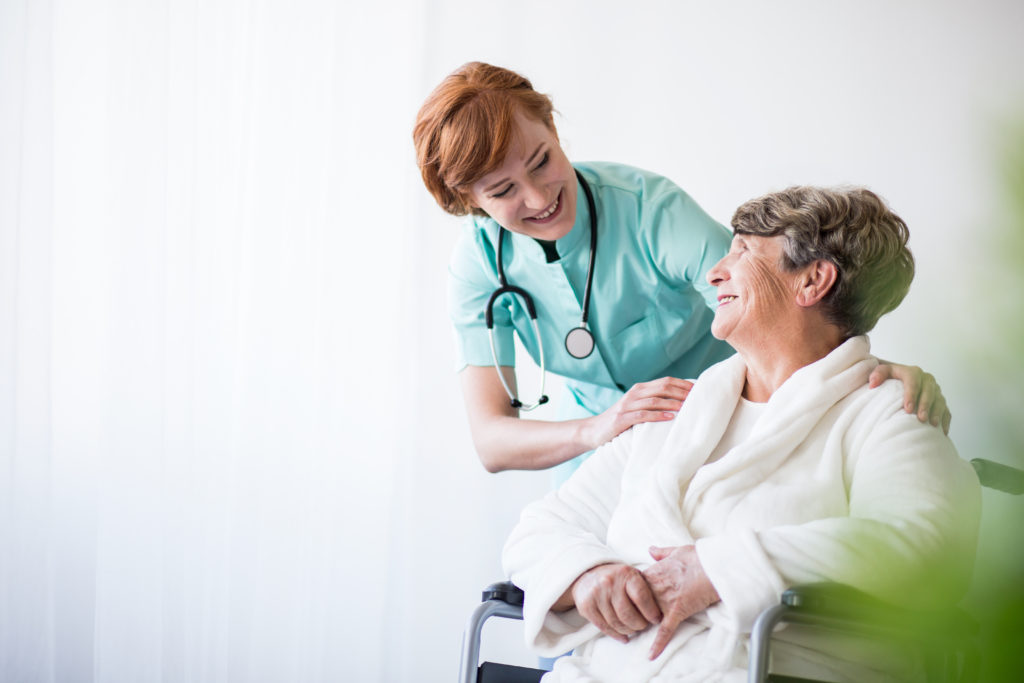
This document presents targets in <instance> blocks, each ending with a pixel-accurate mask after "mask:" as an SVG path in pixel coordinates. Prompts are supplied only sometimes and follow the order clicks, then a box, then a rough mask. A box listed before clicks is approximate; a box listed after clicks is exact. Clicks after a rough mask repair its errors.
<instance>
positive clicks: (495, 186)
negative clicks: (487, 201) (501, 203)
mask: <svg viewBox="0 0 1024 683" xmlns="http://www.w3.org/2000/svg"><path fill="white" fill-rule="evenodd" d="M542 149H544V143H543V142H542V143H540V144H539V145H537V149H535V150H533V154H531V155H530V158H529V159H527V160H526V164H525V165H526V166H529V165H531V164H532V163H533V160H534V159H535V158H536V157H537V155H538V154H540V151H541V150H542ZM507 182H508V178H502V179H501V180H499V181H498V182H496V183H492V184H490V185H488V186H487V187H485V188H484V192H490V191H491V190H496V189H498V188H499V187H501V186H502V185H504V184H505V183H507Z"/></svg>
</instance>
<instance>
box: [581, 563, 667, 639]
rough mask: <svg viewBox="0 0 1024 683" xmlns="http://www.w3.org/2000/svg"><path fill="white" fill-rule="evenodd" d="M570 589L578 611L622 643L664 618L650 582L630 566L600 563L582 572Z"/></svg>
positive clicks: (603, 631)
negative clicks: (648, 583) (652, 592)
mask: <svg viewBox="0 0 1024 683" xmlns="http://www.w3.org/2000/svg"><path fill="white" fill-rule="evenodd" d="M570 590H571V592H572V597H573V601H574V602H575V603H576V609H577V610H578V611H579V613H580V614H582V615H583V616H584V617H586V618H587V620H588V621H590V622H591V623H592V624H594V625H595V626H597V627H598V628H599V629H601V632H602V633H604V634H606V635H608V636H611V637H612V638H614V639H615V640H617V641H619V642H620V643H627V642H629V637H630V636H631V635H633V634H634V633H636V632H638V631H643V630H644V629H646V628H647V627H648V626H650V625H651V624H656V623H658V622H659V621H661V611H660V610H659V609H658V603H657V601H656V600H655V599H654V595H652V594H651V589H650V588H649V587H648V586H647V581H645V580H644V577H643V574H641V573H640V571H639V570H638V569H635V568H633V567H630V566H629V565H626V564H602V565H598V566H597V567H594V568H593V569H589V570H587V571H585V572H583V573H582V574H580V576H579V578H577V579H576V581H575V582H574V583H573V585H572V587H571V588H570Z"/></svg>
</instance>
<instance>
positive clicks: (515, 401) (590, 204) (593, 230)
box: [484, 171, 597, 411]
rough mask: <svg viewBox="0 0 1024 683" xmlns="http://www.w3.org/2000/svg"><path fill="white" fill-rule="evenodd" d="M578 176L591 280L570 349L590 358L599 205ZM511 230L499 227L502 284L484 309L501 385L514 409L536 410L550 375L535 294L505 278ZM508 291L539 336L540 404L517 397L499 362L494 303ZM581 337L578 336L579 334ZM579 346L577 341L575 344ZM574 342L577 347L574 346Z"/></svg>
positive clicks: (499, 260) (582, 356)
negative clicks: (506, 246) (586, 224)
mask: <svg viewBox="0 0 1024 683" xmlns="http://www.w3.org/2000/svg"><path fill="white" fill-rule="evenodd" d="M576 178H577V179H578V180H579V184H580V186H581V187H582V188H583V193H584V194H585V195H586V197H587V208H589V209H590V259H589V261H588V263H587V283H586V286H585V287H584V290H583V313H582V319H581V320H580V324H579V326H578V327H574V328H573V329H571V330H570V331H569V333H568V334H567V335H566V344H565V346H566V351H567V352H568V353H569V355H571V356H572V357H574V358H577V359H579V360H582V359H584V358H586V357H588V356H589V355H590V354H591V353H592V352H593V350H594V346H595V343H594V336H593V334H592V333H591V332H590V329H589V325H588V324H587V323H588V319H589V317H590V292H591V289H592V285H593V282H594V263H595V259H596V254H597V208H596V206H595V204H594V195H593V194H592V193H591V191H590V186H589V185H588V184H587V181H586V180H584V178H583V174H581V173H580V172H579V171H576ZM506 232H507V231H506V230H505V228H504V227H500V226H499V228H498V253H497V270H498V282H499V283H500V285H499V287H498V288H497V289H495V290H494V292H492V293H491V296H490V298H488V300H487V306H486V308H485V309H484V322H485V323H486V325H487V337H488V341H489V342H490V345H491V358H492V360H493V361H494V369H495V371H496V372H497V373H498V379H499V380H501V385H502V386H503V387H504V388H505V393H506V394H508V397H509V402H510V405H511V406H512V407H513V408H517V409H519V410H525V411H529V410H533V409H534V408H536V407H538V406H541V405H544V404H545V403H547V402H548V397H547V395H546V394H545V393H544V382H545V378H546V375H547V372H546V368H545V362H544V342H543V339H542V338H541V334H540V326H539V325H538V324H537V307H536V306H535V305H534V303H533V297H532V296H530V293H529V292H527V291H526V290H525V289H523V288H522V287H517V286H515V285H510V284H509V283H508V280H507V278H506V277H505V264H504V258H503V249H502V246H503V245H504V242H505V233H506ZM504 294H512V295H516V296H519V297H520V298H521V299H522V300H523V302H524V303H525V304H526V312H527V314H528V316H529V318H530V323H531V324H532V326H533V334H534V337H535V338H536V339H537V351H538V356H539V357H540V398H538V399H537V401H536V403H531V404H524V403H523V402H522V401H520V400H519V398H518V397H516V395H515V393H513V391H512V389H511V388H510V387H509V385H508V382H506V381H505V376H504V375H503V374H502V372H501V366H500V365H498V353H497V350H496V348H495V345H494V304H495V302H496V301H497V300H498V297H500V296H502V295H504ZM575 333H582V334H583V335H584V337H585V344H587V345H588V347H587V349H586V351H585V352H581V355H577V353H576V352H575V351H574V349H573V348H572V347H571V346H570V343H569V340H570V338H572V337H574V334H575ZM577 337H578V335H577ZM574 345H575V344H574ZM574 345H573V346H574Z"/></svg>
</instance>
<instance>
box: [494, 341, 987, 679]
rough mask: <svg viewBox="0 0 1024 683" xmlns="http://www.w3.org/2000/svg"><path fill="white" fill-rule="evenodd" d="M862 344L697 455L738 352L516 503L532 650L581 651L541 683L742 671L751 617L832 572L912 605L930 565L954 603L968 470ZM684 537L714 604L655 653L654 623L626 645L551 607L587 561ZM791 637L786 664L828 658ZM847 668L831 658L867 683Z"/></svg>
mask: <svg viewBox="0 0 1024 683" xmlns="http://www.w3.org/2000/svg"><path fill="white" fill-rule="evenodd" d="M869 351H870V348H869V344H868V340H867V337H855V338H853V339H850V340H848V341H846V342H845V343H843V344H842V345H841V346H840V347H839V348H837V349H835V350H834V351H833V352H832V353H830V354H829V355H828V356H826V357H825V358H823V359H822V360H820V361H818V362H816V363H813V364H811V365H808V366H806V367H804V368H801V369H800V370H799V371H797V372H796V373H794V374H793V376H792V377H790V378H789V379H788V380H787V381H786V382H785V383H784V384H783V385H782V386H781V387H779V389H778V390H777V391H776V392H775V393H774V395H773V396H772V397H771V400H770V401H769V402H768V404H767V405H766V406H765V407H764V409H763V410H764V412H763V413H762V414H761V416H760V418H759V419H758V422H757V424H756V425H755V427H754V429H753V432H752V433H751V434H750V435H749V436H748V438H746V440H744V441H743V442H741V443H740V444H739V445H736V446H735V447H733V448H732V449H731V450H729V451H728V452H727V453H725V455H723V456H722V457H720V458H718V459H717V460H715V461H714V462H710V463H707V460H708V456H709V455H710V454H711V453H712V451H713V450H714V449H715V447H716V445H717V444H718V443H719V441H720V440H721V438H722V435H723V433H725V431H726V428H727V427H728V426H729V423H730V420H731V419H732V415H733V412H734V411H735V409H736V405H737V403H738V401H739V399H740V393H741V391H742V389H743V384H744V379H745V375H746V368H745V365H744V362H743V359H742V358H741V357H740V356H739V355H736V356H733V357H732V358H729V359H727V360H725V361H723V362H721V363H718V364H717V365H714V366H712V367H711V368H709V369H708V370H707V371H705V372H704V373H703V374H702V375H701V376H700V378H699V379H698V381H697V382H696V384H695V386H694V388H693V390H692V391H691V392H690V395H689V397H688V398H687V400H686V402H685V404H684V405H683V408H682V410H681V411H680V412H679V414H678V415H677V417H676V418H675V419H674V420H673V421H671V422H661V423H647V424H643V425H639V426H637V427H635V428H633V429H631V430H629V431H628V432H625V433H624V434H622V435H621V436H619V437H618V438H616V439H615V440H614V441H612V442H611V443H609V444H607V445H605V446H603V447H601V448H600V449H598V451H597V452H596V453H595V454H594V455H593V456H591V457H590V458H589V459H588V460H587V461H586V462H585V463H584V465H583V466H582V467H581V468H580V470H579V471H578V472H577V473H576V474H575V475H574V476H573V477H572V478H571V479H570V480H569V481H568V482H566V484H565V485H564V486H562V487H561V488H560V489H559V490H558V491H555V492H553V493H551V494H549V495H548V496H547V497H546V498H544V499H543V500H541V501H538V502H536V503H534V504H532V505H530V506H529V507H527V508H526V509H525V510H524V511H523V514H522V518H521V520H520V522H519V524H518V525H517V526H516V528H515V529H514V530H513V532H512V535H511V536H510V538H509V539H508V542H507V543H506V545H505V550H504V554H503V562H504V566H505V571H506V574H507V575H508V576H509V577H510V578H511V580H512V581H513V582H515V583H516V584H517V585H518V586H520V587H522V588H523V589H524V590H525V591H526V603H525V606H524V624H525V630H526V640H527V644H528V645H529V646H531V647H532V648H534V649H535V650H536V651H537V652H539V653H540V654H543V655H546V656H556V655H559V654H561V653H564V652H566V651H568V650H571V649H574V648H575V651H576V652H575V655H574V656H572V657H566V658H562V659H560V660H558V662H557V664H556V666H555V669H554V671H552V672H551V673H550V674H548V675H547V676H546V677H545V679H544V681H545V683H549V682H550V681H614V682H615V683H628V682H630V681H693V682H697V681H700V682H701V683H710V682H713V681H734V680H735V681H742V680H744V677H745V670H746V662H747V643H748V639H749V633H750V629H751V627H752V625H753V622H754V619H755V618H756V617H757V615H758V614H759V613H760V612H761V611H762V610H763V609H765V608H767V607H769V606H771V605H774V604H778V602H779V599H780V596H781V594H782V592H783V591H784V590H785V589H786V588H788V587H789V586H792V585H795V584H800V583H808V582H814V581H838V582H842V583H846V584H850V585H853V586H855V587H858V588H860V589H861V590H864V591H867V592H869V593H872V594H875V595H877V596H879V597H882V598H884V599H888V600H892V601H895V602H902V603H913V602H914V601H915V600H917V599H923V598H927V597H929V596H922V595H916V593H920V592H923V591H924V589H922V590H915V589H916V588H917V587H918V586H922V585H923V582H920V581H915V579H916V578H919V577H920V576H921V573H920V572H922V571H928V570H929V569H934V568H941V570H942V572H941V574H942V575H943V576H944V577H946V578H947V579H948V581H947V582H946V584H945V586H946V587H948V589H949V597H950V599H952V600H955V599H957V598H959V595H958V594H957V593H962V591H963V590H965V589H966V584H967V581H968V578H969V574H970V570H971V566H972V564H973V557H974V551H975V544H976V535H977V528H978V522H979V516H980V502H981V493H980V486H979V484H978V480H977V478H976V477H975V475H974V472H973V470H972V469H971V467H970V466H969V465H968V464H967V463H966V462H965V461H963V460H961V459H960V458H959V457H958V455H957V453H956V451H955V449H954V448H953V445H952V443H951V442H950V441H949V439H948V438H946V437H945V436H944V435H943V433H942V431H941V430H940V429H938V428H935V427H932V426H930V425H925V424H921V423H920V422H919V421H918V420H917V418H916V417H915V416H913V415H908V414H906V413H905V412H904V411H903V408H902V403H903V387H902V384H900V383H899V382H896V381H889V382H886V383H885V384H883V385H882V386H881V387H878V388H876V389H868V387H867V381H868V375H869V374H870V373H871V371H872V369H874V367H875V366H876V365H877V360H876V359H874V358H873V357H872V356H871V355H870V354H869ZM706 463H707V464H706ZM695 529H696V530H700V531H699V533H698V532H695V531H694V530H695ZM694 543H695V544H696V548H697V554H698V557H699V558H700V562H701V564H702V566H703V567H704V571H705V572H706V573H707V576H708V578H709V579H710V580H711V583H712V584H713V585H714V587H715V589H716V590H717V591H718V594H719V596H720V597H721V602H719V603H717V604H715V605H713V606H711V607H710V608H708V609H707V610H705V611H704V612H701V613H699V614H697V615H695V616H694V617H692V618H690V619H689V620H687V621H685V622H683V623H682V624H681V625H680V626H679V629H678V630H677V632H676V634H675V636H674V637H673V639H672V641H671V642H670V643H669V645H668V647H667V648H666V650H665V652H664V653H663V654H662V655H661V657H659V658H658V659H657V660H655V661H654V662H650V661H648V659H647V655H648V651H649V650H650V647H651V644H652V642H653V639H654V636H655V633H656V632H657V628H656V627H651V628H648V629H646V630H645V631H643V632H642V633H640V634H637V635H636V636H634V637H633V639H632V640H631V641H630V642H629V643H628V644H622V643H619V642H617V641H615V640H613V639H612V638H609V637H606V636H604V635H603V634H601V633H600V631H598V629H597V628H596V627H595V626H593V625H592V624H590V623H589V622H588V621H587V620H586V619H584V618H583V617H582V616H580V614H579V613H578V612H577V611H576V610H575V609H573V610H570V611H568V612H563V613H555V612H552V611H551V609H550V608H551V606H552V605H553V604H554V603H555V601H556V600H557V599H558V598H559V596H561V595H562V593H563V592H564V591H565V590H566V589H567V588H568V587H569V586H570V584H572V582H573V581H574V580H575V579H576V578H577V577H578V576H579V575H580V574H582V573H583V572H584V571H586V570H587V569H590V568H591V567H594V566H596V565H599V564H603V563H606V562H622V563H626V564H630V565H632V566H634V567H637V568H639V569H643V568H645V567H647V566H649V565H650V564H652V563H653V560H652V558H651V557H650V555H649V553H648V548H649V547H650V546H652V545H656V546H681V545H690V544H694ZM933 573H934V572H933ZM927 590H928V591H934V590H935V588H934V586H930V587H929V588H928V589H927ZM787 633H788V636H789V638H788V640H789V641H793V640H795V641H796V643H795V644H793V643H792V642H790V643H789V644H790V646H791V647H790V649H789V650H786V649H785V648H786V644H785V643H784V644H783V645H782V648H783V649H782V651H781V654H780V655H778V656H777V657H776V661H780V659H781V660H783V661H788V664H787V667H788V668H789V669H790V671H788V673H792V674H797V675H799V674H800V673H803V674H804V675H810V674H816V675H820V674H821V673H822V671H827V670H830V669H835V668H836V665H835V664H834V663H832V664H830V663H829V662H834V658H833V657H831V656H829V657H826V656H824V655H821V654H820V653H818V652H817V648H818V645H816V644H815V643H813V642H811V641H808V640H801V638H802V636H801V634H800V632H799V629H798V628H795V627H790V629H788V630H787ZM816 655H817V656H816ZM787 658H788V659H787ZM853 666H854V668H855V666H856V665H853ZM844 667H845V668H844ZM854 668H851V666H850V665H847V664H840V665H838V669H839V673H840V674H841V675H842V674H843V672H844V671H845V674H846V675H847V677H848V678H850V679H851V680H868V679H867V678H866V677H865V676H867V673H866V672H865V671H864V670H856V671H855V670H854Z"/></svg>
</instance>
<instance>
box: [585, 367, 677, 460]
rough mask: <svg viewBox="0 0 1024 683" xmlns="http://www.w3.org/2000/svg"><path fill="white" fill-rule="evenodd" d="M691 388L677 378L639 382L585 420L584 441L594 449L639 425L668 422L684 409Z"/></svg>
mask: <svg viewBox="0 0 1024 683" xmlns="http://www.w3.org/2000/svg"><path fill="white" fill-rule="evenodd" d="M692 387H693V382H690V381H689V380H685V379H679V378H677V377H662V378H660V379H656V380H652V381H650V382H638V383H637V384H634V385H633V386H632V387H630V388H629V391H627V392H626V393H625V394H624V395H623V396H622V398H620V399H619V400H618V401H616V402H615V403H614V404H613V405H612V407H611V408H609V409H608V410H606V411H604V412H603V413H601V414H600V415H596V416H594V417H592V418H589V419H588V420H587V426H586V429H585V432H584V441H585V442H586V443H587V444H588V445H589V446H590V447H591V448H597V447H598V446H601V445H602V444H605V443H608V442H609V441H611V440H612V439H614V438H615V437H617V436H618V435H619V434H621V433H622V432H624V431H626V430H627V429H629V428H630V427H632V426H634V425H638V424H640V423H641V422H664V421H666V420H671V419H672V418H674V417H675V416H676V413H678V412H679V409H680V408H682V407H683V401H685V400H686V397H687V396H688V395H689V393H690V389H691V388H692Z"/></svg>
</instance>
